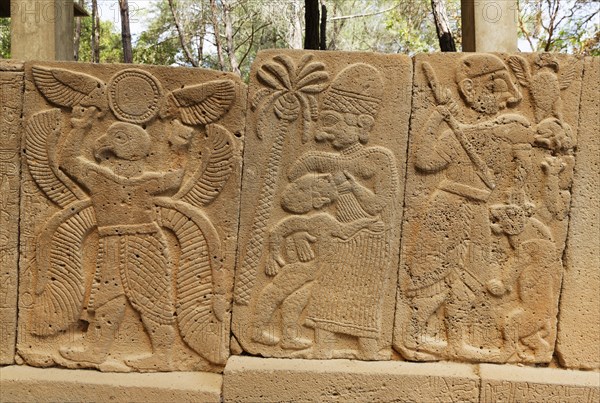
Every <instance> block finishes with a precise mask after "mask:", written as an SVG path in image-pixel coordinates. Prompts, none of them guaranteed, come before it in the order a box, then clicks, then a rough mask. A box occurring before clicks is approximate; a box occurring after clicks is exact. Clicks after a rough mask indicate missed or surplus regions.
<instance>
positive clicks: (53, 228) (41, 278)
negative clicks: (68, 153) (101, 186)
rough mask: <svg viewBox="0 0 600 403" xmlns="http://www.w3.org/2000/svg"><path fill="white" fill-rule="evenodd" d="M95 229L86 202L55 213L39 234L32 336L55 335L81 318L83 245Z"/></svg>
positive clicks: (90, 208) (94, 220)
mask: <svg viewBox="0 0 600 403" xmlns="http://www.w3.org/2000/svg"><path fill="white" fill-rule="evenodd" d="M95 226H96V216H95V214H94V210H93V207H92V206H91V201H89V200H84V201H79V202H77V203H73V204H72V205H71V208H69V209H64V210H62V211H59V212H58V213H56V214H55V215H54V216H53V217H52V218H51V219H50V220H49V221H48V223H47V225H46V227H45V229H44V231H43V232H42V233H41V234H40V236H39V238H38V240H37V245H36V257H35V261H36V263H37V266H38V275H37V281H36V292H35V293H36V298H35V305H34V308H33V318H32V319H33V326H32V328H33V329H32V332H33V334H36V335H39V336H48V335H52V334H55V333H57V332H59V331H62V330H65V329H66V328H67V327H68V326H69V325H70V324H72V323H73V322H75V321H77V320H78V319H79V317H80V315H81V310H82V309H83V296H84V292H85V273H84V270H83V262H82V258H83V256H82V255H83V254H82V251H83V243H84V241H85V238H86V236H87V235H88V234H89V233H90V232H91V231H92V229H93V228H94V227H95Z"/></svg>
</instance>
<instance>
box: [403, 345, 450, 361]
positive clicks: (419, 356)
mask: <svg viewBox="0 0 600 403" xmlns="http://www.w3.org/2000/svg"><path fill="white" fill-rule="evenodd" d="M398 350H400V353H401V354H402V357H404V359H406V360H408V361H440V360H441V359H442V358H441V357H440V356H439V355H436V354H431V353H429V352H425V351H421V350H420V349H419V350H416V349H412V348H408V347H399V348H398Z"/></svg>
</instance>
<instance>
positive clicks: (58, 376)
mask: <svg viewBox="0 0 600 403" xmlns="http://www.w3.org/2000/svg"><path fill="white" fill-rule="evenodd" d="M222 384H223V376H222V375H220V374H211V373H208V372H176V373H164V372H162V373H158V374H138V373H131V374H118V373H117V374H114V373H98V372H97V371H87V370H82V369H69V370H65V369H58V368H32V367H27V366H17V365H13V366H9V367H3V368H0V388H1V389H2V401H3V402H74V403H76V402H97V401H106V402H115V403H117V402H123V403H130V402H181V403H183V402H190V403H191V402H203V403H204V402H207V403H208V402H221V401H222V400H221V387H222Z"/></svg>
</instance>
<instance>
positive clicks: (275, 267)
mask: <svg viewBox="0 0 600 403" xmlns="http://www.w3.org/2000/svg"><path fill="white" fill-rule="evenodd" d="M283 266H285V261H284V260H283V258H282V257H281V256H280V255H279V253H277V254H275V255H271V256H269V258H268V259H267V265H266V267H265V274H266V275H267V276H269V277H273V276H276V275H277V273H278V272H279V268H280V267H283Z"/></svg>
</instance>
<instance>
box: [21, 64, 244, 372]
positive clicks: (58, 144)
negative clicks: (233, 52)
mask: <svg viewBox="0 0 600 403" xmlns="http://www.w3.org/2000/svg"><path fill="white" fill-rule="evenodd" d="M245 94H246V92H245V85H244V84H242V83H241V81H240V80H239V78H237V77H236V76H234V75H231V74H224V73H219V72H215V71H208V70H201V69H182V68H177V69H175V68H166V67H162V68H160V67H146V66H125V65H89V64H88V65H86V64H74V63H65V64H61V63H53V64H45V63H44V64H38V63H35V62H31V63H29V62H28V63H27V64H26V96H25V101H26V102H25V105H26V106H25V110H24V116H25V118H24V119H25V120H24V140H23V150H24V151H23V152H24V158H23V172H24V182H23V186H22V191H21V211H22V219H21V228H22V230H21V241H20V242H21V251H22V253H21V257H20V259H21V261H20V262H21V264H20V267H21V269H20V274H19V275H20V277H19V278H20V281H21V285H20V288H19V289H20V291H19V292H20V299H19V301H20V309H19V326H20V331H19V335H20V336H19V340H18V353H19V356H20V358H19V359H20V360H23V361H25V362H26V363H28V364H30V365H33V366H51V365H61V366H65V367H69V368H82V367H93V368H97V369H100V370H102V371H170V370H180V371H186V370H188V371H189V370H210V371H218V370H221V369H222V367H223V365H224V364H225V361H226V359H227V357H228V355H229V334H230V300H231V296H232V286H233V270H234V262H235V250H236V233H237V227H238V222H237V217H238V210H239V205H238V203H239V193H240V174H241V172H240V170H241V155H242V140H241V137H242V135H243V122H244V110H245Z"/></svg>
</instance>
